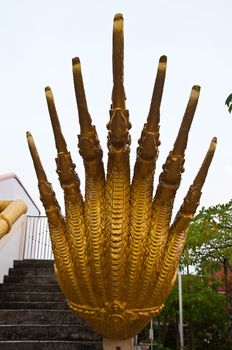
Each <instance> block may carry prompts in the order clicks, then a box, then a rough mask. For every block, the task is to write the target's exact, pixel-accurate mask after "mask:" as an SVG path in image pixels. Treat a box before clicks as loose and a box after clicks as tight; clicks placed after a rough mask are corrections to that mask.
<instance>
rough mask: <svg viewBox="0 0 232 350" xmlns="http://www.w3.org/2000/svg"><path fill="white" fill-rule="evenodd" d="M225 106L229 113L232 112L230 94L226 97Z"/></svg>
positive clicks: (231, 96)
mask: <svg viewBox="0 0 232 350" xmlns="http://www.w3.org/2000/svg"><path fill="white" fill-rule="evenodd" d="M225 104H226V105H227V107H228V112H229V113H231V111H232V94H230V95H229V96H228V97H227V99H226V102H225Z"/></svg>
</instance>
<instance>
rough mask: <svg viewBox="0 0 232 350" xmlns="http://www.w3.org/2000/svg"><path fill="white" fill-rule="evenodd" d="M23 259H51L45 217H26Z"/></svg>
mask: <svg viewBox="0 0 232 350" xmlns="http://www.w3.org/2000/svg"><path fill="white" fill-rule="evenodd" d="M24 259H53V254H52V247H51V241H50V236H49V228H48V221H47V217H46V216H30V215H29V216H27V219H26V239H25V246H24Z"/></svg>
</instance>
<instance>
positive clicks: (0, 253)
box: [0, 215, 26, 283]
mask: <svg viewBox="0 0 232 350" xmlns="http://www.w3.org/2000/svg"><path fill="white" fill-rule="evenodd" d="M25 226H26V216H25V215H22V216H20V218H19V219H18V220H17V221H16V222H15V223H14V224H13V226H12V228H11V231H10V232H9V233H8V234H7V235H5V236H4V237H3V238H1V240H0V283H2V282H3V277H4V275H7V274H8V269H9V268H10V267H13V262H14V260H22V259H23V250H24V241H25Z"/></svg>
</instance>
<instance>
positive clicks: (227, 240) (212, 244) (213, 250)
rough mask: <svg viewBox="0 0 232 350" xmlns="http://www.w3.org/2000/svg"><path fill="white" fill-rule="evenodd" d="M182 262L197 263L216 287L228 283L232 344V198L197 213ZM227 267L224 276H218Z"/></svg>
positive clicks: (199, 271) (226, 294)
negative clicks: (219, 277) (216, 275)
mask: <svg viewBox="0 0 232 350" xmlns="http://www.w3.org/2000/svg"><path fill="white" fill-rule="evenodd" d="M182 263H183V264H184V265H185V266H188V265H193V266H194V267H195V269H196V271H197V273H198V274H201V275H204V276H206V277H207V279H208V281H209V282H210V284H211V287H212V288H215V289H216V288H217V287H218V283H223V284H224V290H225V296H226V310H227V316H228V338H229V342H230V344H231V345H232V339H231V338H232V286H231V284H232V281H231V279H230V273H231V271H232V200H230V201H229V202H228V203H226V204H218V205H216V206H212V207H209V208H207V209H205V208H202V209H201V211H200V212H199V213H198V214H197V215H196V216H195V217H194V219H193V221H192V223H191V225H190V228H189V234H188V240H187V243H186V248H185V254H184V257H183V261H182ZM217 270H222V271H223V278H222V280H218V278H216V277H215V272H216V271H217Z"/></svg>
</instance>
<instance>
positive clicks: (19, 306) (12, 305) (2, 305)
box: [0, 301, 69, 312]
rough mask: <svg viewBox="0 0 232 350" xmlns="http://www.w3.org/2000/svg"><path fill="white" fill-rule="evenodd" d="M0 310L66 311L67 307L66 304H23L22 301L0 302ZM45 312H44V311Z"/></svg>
mask: <svg viewBox="0 0 232 350" xmlns="http://www.w3.org/2000/svg"><path fill="white" fill-rule="evenodd" d="M0 309H1V310H7V309H9V310H14V309H16V310H23V309H25V310H29V309H31V310H33V309H35V310H68V309H69V307H68V305H67V303H66V302H46V301H44V302H36V301H34V302H23V301H18V302H17V301H14V302H13V301H11V302H10V301H9V302H7V301H5V302H0ZM45 312H46V311H45Z"/></svg>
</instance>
